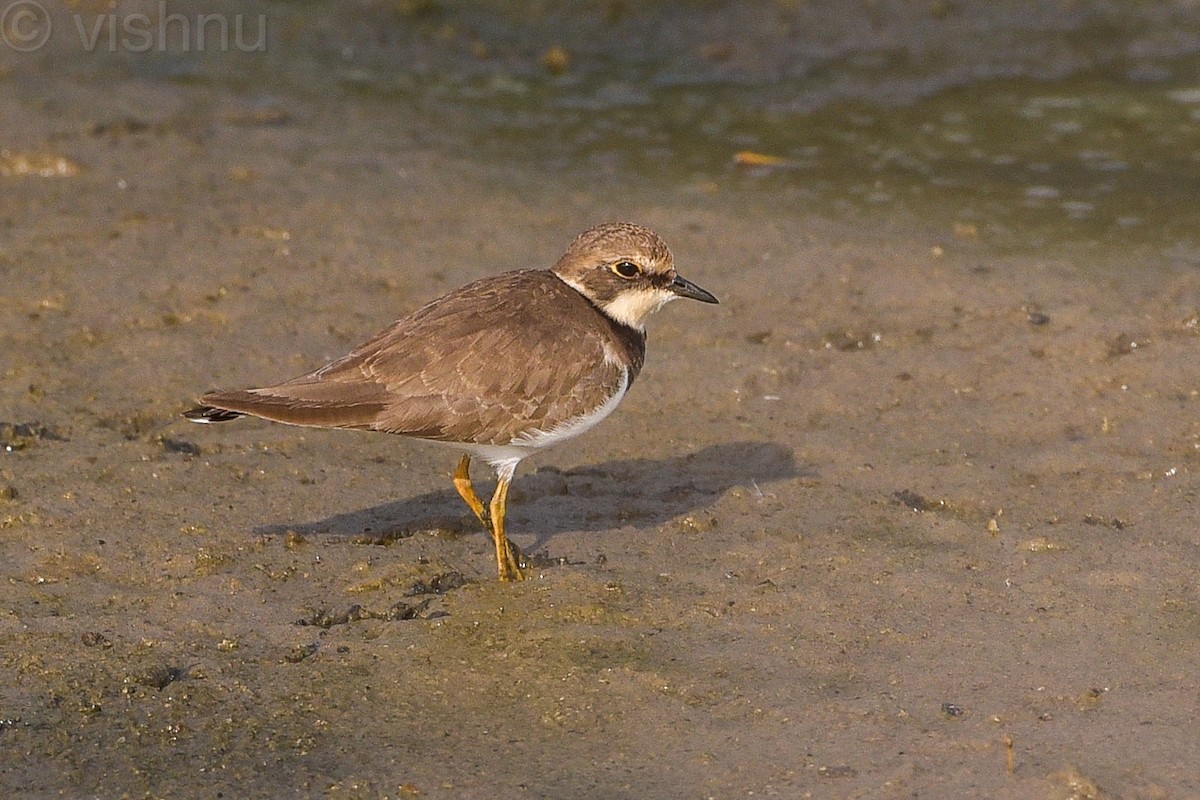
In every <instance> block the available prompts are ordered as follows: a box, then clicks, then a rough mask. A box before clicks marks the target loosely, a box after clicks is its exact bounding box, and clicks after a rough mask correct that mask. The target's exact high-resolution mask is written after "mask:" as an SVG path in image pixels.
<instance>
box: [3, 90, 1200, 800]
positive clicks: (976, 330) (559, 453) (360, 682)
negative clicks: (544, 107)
mask: <svg viewBox="0 0 1200 800" xmlns="http://www.w3.org/2000/svg"><path fill="white" fill-rule="evenodd" d="M57 88H58V93H57V94H55V95H54V99H52V100H44V99H43V100H39V99H37V98H35V97H33V96H32V95H31V94H29V93H26V92H25V91H24V90H22V89H21V88H20V87H18V86H15V85H13V84H12V83H11V82H10V83H5V84H0V93H2V94H3V97H2V98H0V99H2V102H3V104H4V105H5V107H6V108H9V109H14V111H13V113H12V114H10V115H9V116H6V117H5V118H4V119H3V121H2V122H0V135H2V137H3V145H4V147H5V148H6V149H7V150H8V151H9V152H8V155H7V156H6V159H7V160H6V164H8V165H9V172H10V173H11V172H14V171H15V172H18V173H19V172H22V171H24V172H28V171H29V170H28V169H24V168H21V167H20V162H19V158H17V155H20V154H26V155H27V156H28V158H42V157H43V156H47V155H49V156H53V157H58V156H61V157H63V158H65V159H68V160H69V161H68V162H62V163H60V162H51V163H50V165H49V166H48V167H46V169H47V170H48V171H50V172H56V173H62V174H60V175H59V176H56V177H36V176H34V175H29V174H15V175H14V174H8V175H4V176H2V177H0V191H2V192H3V197H4V200H3V214H2V217H0V244H2V248H0V277H2V279H3V286H4V289H3V303H2V306H0V341H2V343H3V344H2V348H3V353H4V360H3V370H4V381H3V384H2V387H0V391H2V392H3V398H2V400H0V409H2V410H3V412H2V415H0V416H2V419H3V421H4V423H5V424H4V425H3V426H0V436H2V437H3V440H2V442H0V444H3V445H4V451H3V452H0V498H2V499H0V561H2V564H3V566H2V567H0V577H2V578H3V585H4V587H5V588H4V600H3V603H2V604H0V668H2V674H3V676H4V677H3V679H2V680H0V793H3V794H4V795H5V796H12V797H92V796H95V797H105V798H108V797H172V798H182V797H204V798H216V797H293V796H331V797H353V798H358V797H362V798H375V797H389V798H398V797H410V796H422V797H446V798H451V797H453V798H476V797H478V798H485V797H486V798H495V797H501V798H508V797H536V798H597V799H599V798H648V797H691V798H707V797H713V798H731V797H750V796H755V797H761V796H780V797H823V798H849V797H981V798H983V797H987V798H1085V797H1110V798H1118V797H1119V798H1131V797H1144V798H1193V797H1200V766H1197V763H1198V762H1197V758H1196V754H1197V753H1198V752H1200V727H1198V726H1197V725H1196V719H1197V711H1198V705H1197V704H1198V702H1200V701H1198V699H1197V698H1198V697H1200V693H1198V692H1200V681H1198V678H1197V670H1196V653H1197V646H1198V642H1200V594H1198V588H1197V580H1196V566H1195V565H1196V563H1197V559H1198V556H1200V552H1198V551H1200V526H1198V524H1197V521H1198V520H1197V510H1196V499H1197V498H1196V494H1197V479H1196V475H1197V467H1198V465H1200V415H1198V414H1197V409H1198V408H1200V401H1198V394H1197V392H1198V390H1200V382H1198V380H1197V368H1196V364H1197V358H1196V355H1197V346H1198V339H1197V337H1198V336H1200V330H1198V325H1197V320H1198V316H1197V315H1198V313H1200V274H1197V272H1196V271H1195V270H1194V269H1189V268H1186V267H1182V266H1178V265H1173V264H1172V263H1170V262H1169V261H1168V260H1167V259H1166V258H1165V257H1163V256H1161V255H1159V254H1157V253H1155V252H1154V251H1151V250H1140V251H1133V250H1120V249H1113V248H1109V249H1104V250H1100V249H1098V248H1088V247H1085V246H1082V245H1081V246H1079V247H1077V248H1074V249H1071V248H1060V249H1059V250H1056V251H1054V252H1053V253H1050V254H1047V255H1039V254H1036V253H1025V254H1017V255H1012V254H1003V253H1000V252H998V251H997V250H996V249H994V248H992V247H990V246H989V243H988V241H987V240H986V237H985V236H978V235H975V234H974V233H973V231H972V230H971V229H969V228H965V227H960V228H959V230H958V235H957V236H956V235H955V234H954V232H953V231H954V228H953V226H952V224H951V223H952V222H953V220H952V219H949V218H947V219H934V220H927V221H925V222H916V221H913V220H886V219H878V218H869V217H859V218H855V217H854V216H852V215H847V216H844V217H840V218H830V217H820V216H817V215H815V214H813V213H811V212H809V211H806V210H805V209H803V208H783V209H781V208H778V207H776V206H775V205H773V204H772V199H771V198H770V197H769V196H762V197H759V196H757V195H756V194H755V193H754V191H753V188H752V187H751V188H749V189H747V187H746V186H744V185H743V186H741V187H735V186H730V185H726V184H724V183H722V182H721V181H722V180H725V179H724V178H721V179H718V181H717V182H716V184H713V185H706V186H705V187H704V188H696V187H689V186H683V187H680V188H660V187H654V186H643V187H636V186H618V185H617V184H616V182H615V181H613V180H607V181H606V180H601V181H600V182H599V183H598V184H595V185H583V184H582V183H581V184H579V185H565V186H564V185H563V184H562V183H561V182H555V180H554V179H553V178H552V177H551V176H544V177H543V176H529V175H514V174H511V173H510V172H507V171H506V170H505V169H504V168H503V167H502V166H497V167H485V166H479V165H470V164H465V163H461V162H455V161H452V160H450V159H447V158H446V157H444V156H440V155H439V154H438V153H437V151H436V150H432V149H429V148H423V147H421V146H419V145H418V144H415V143H414V141H413V140H412V139H409V138H405V132H404V131H403V130H399V131H397V130H389V131H386V132H371V131H370V126H369V125H362V124H357V125H356V124H353V123H355V122H356V120H355V119H354V116H353V115H354V114H355V113H357V112H356V110H355V107H354V106H353V105H346V106H344V107H337V108H330V109H329V110H328V111H327V112H326V115H324V116H323V115H322V114H320V113H318V112H315V111H310V112H306V113H305V114H302V115H299V116H297V117H294V118H289V117H281V116H278V115H272V114H269V113H267V114H262V113H259V112H257V111H254V110H252V109H251V110H249V111H248V110H247V109H246V108H244V107H243V106H241V105H239V101H238V99H237V98H236V97H232V96H223V95H221V94H220V93H216V95H215V96H212V97H210V99H209V102H208V103H207V104H199V105H197V104H195V103H194V102H193V101H194V98H192V100H184V99H180V93H179V92H177V91H175V90H172V89H167V88H163V87H162V86H160V85H155V84H153V83H147V84H146V85H143V86H140V87H133V88H131V87H126V89H125V91H124V92H123V93H119V94H117V95H115V96H113V97H108V98H104V99H102V100H100V99H98V98H95V97H90V98H89V96H87V95H86V93H85V92H84V91H83V90H82V89H81V90H80V91H79V94H78V95H77V96H72V95H71V89H70V87H69V86H67V85H63V86H59V87H57ZM339 115H341V116H339ZM14 154H16V155H14ZM28 158H27V159H26V161H27V162H28ZM14 165H15V166H14ZM35 171H36V170H35ZM725 177H726V178H729V176H725ZM729 180H733V179H732V178H729ZM611 218H625V219H630V220H633V221H637V222H641V223H645V224H648V225H651V226H652V227H654V228H656V229H657V230H659V232H660V233H661V234H662V235H663V236H664V237H665V238H666V239H667V240H668V242H669V243H670V244H671V245H672V246H673V248H674V250H675V253H676V257H677V262H678V264H679V265H680V267H681V270H682V271H683V273H684V274H685V275H687V276H688V277H690V278H692V279H693V280H695V281H696V282H697V283H699V284H700V285H702V286H705V287H706V288H708V289H710V290H711V291H713V292H714V293H716V294H717V295H718V296H720V298H721V300H722V304H721V305H720V306H718V307H707V306H702V305H700V304H686V303H677V304H675V305H673V306H671V307H670V308H668V309H666V310H665V311H664V312H663V313H662V314H661V315H660V316H659V317H658V318H657V319H656V320H655V321H654V322H653V323H652V327H651V332H650V333H651V336H650V351H649V358H648V363H647V366H646V369H645V371H644V373H643V376H642V377H641V378H640V380H639V382H638V384H637V385H636V387H635V388H634V390H633V392H632V393H631V395H630V397H629V398H628V399H627V400H626V402H625V403H624V405H623V407H622V408H621V409H620V411H619V412H618V413H617V414H615V415H614V416H613V417H612V418H611V419H610V420H608V421H607V422H606V423H605V424H604V425H603V426H601V428H599V429H598V430H597V431H595V432H593V433H591V434H589V435H588V436H586V437H584V438H583V439H580V440H577V441H576V442H573V443H571V444H569V445H566V446H564V447H562V448H561V449H559V450H556V451H553V452H551V453H547V454H544V455H542V456H539V457H538V458H536V459H533V460H531V461H530V462H527V464H526V465H524V466H523V468H522V471H521V473H520V474H519V476H518V480H517V483H516V485H515V488H514V492H513V498H512V500H513V507H512V517H511V520H510V526H511V529H512V532H513V534H514V539H515V540H516V541H517V542H518V543H519V544H520V545H521V546H522V547H523V548H525V549H526V550H528V551H532V552H536V553H539V554H541V556H542V558H541V559H540V561H539V566H538V568H537V569H536V570H535V571H534V573H533V578H534V579H533V580H530V581H527V582H525V583H523V584H521V585H500V584H499V583H497V582H496V581H495V580H494V570H495V566H494V562H493V560H492V558H491V555H490V550H489V547H490V545H489V543H488V541H487V539H486V538H485V537H484V535H483V534H482V533H481V532H478V531H477V530H476V529H475V527H474V524H473V520H471V519H470V518H469V516H468V513H467V512H466V509H465V508H464V507H462V505H461V503H460V501H459V500H458V498H457V496H456V495H455V494H454V492H453V490H452V488H451V487H450V481H449V476H450V471H451V470H452V468H453V466H454V460H455V457H454V456H453V455H452V454H450V453H448V452H447V451H445V450H443V449H440V448H437V447H431V446H428V445H423V444H420V443H412V442H406V441H404V440H400V439H395V438H389V437H386V436H382V435H367V434H351V433H338V432H320V431H305V430H300V429H294V428H287V427H283V426H271V425H268V424H265V423H257V422H250V421H247V422H241V423H238V424H232V425H228V426H221V427H219V428H214V427H209V428H199V427H197V426H194V425H190V424H188V423H187V422H186V421H184V420H182V419H180V418H179V416H178V415H179V412H181V411H182V410H183V409H185V408H186V407H187V406H188V405H189V404H190V402H191V400H192V399H193V398H194V396H195V395H196V394H197V393H199V392H200V391H203V390H205V389H207V388H210V387H231V386H240V385H249V384H256V383H262V382H268V381H274V380H277V379H281V378H286V377H289V376H291V375H293V374H297V373H299V372H300V371H303V370H305V369H308V368H310V367H312V366H315V365H317V364H319V363H321V362H323V361H324V360H325V359H327V358H330V357H334V356H337V355H340V354H341V353H342V352H344V351H345V350H347V349H348V348H349V347H350V346H352V345H354V344H355V343H357V342H358V341H360V340H361V339H362V338H365V337H366V336H367V335H369V334H371V333H373V332H374V331H376V330H377V329H379V328H381V327H383V326H384V325H385V324H387V323H388V322H389V321H390V320H391V319H392V318H394V317H395V316H397V315H399V314H401V313H403V312H405V311H408V310H411V309H413V308H415V307H417V306H418V305H419V304H420V303H422V302H423V301H425V300H428V299H430V298H432V297H435V296H437V295H438V294H440V293H442V292H444V291H447V290H448V289H450V288H452V287H454V286H456V285H459V284H460V283H462V282H465V281H466V280H468V279H471V278H474V277H477V276H480V275H485V274H491V273H494V272H499V271H501V270H505V269H511V268H517V267H525V266H548V265H549V264H551V263H552V262H553V260H554V259H555V258H556V257H557V256H558V254H559V253H560V252H561V250H562V248H563V247H564V246H565V244H566V242H567V241H569V240H570V238H571V237H572V236H573V235H574V234H575V233H577V232H578V231H579V230H581V229H582V228H584V227H586V226H588V225H590V224H593V223H595V222H597V221H601V220H604V219H611Z"/></svg>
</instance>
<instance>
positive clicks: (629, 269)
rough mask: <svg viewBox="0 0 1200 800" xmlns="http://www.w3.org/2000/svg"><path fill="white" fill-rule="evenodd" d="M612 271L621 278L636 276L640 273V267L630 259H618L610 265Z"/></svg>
mask: <svg viewBox="0 0 1200 800" xmlns="http://www.w3.org/2000/svg"><path fill="white" fill-rule="evenodd" d="M612 271H613V272H615V273H617V274H618V275H620V276H621V277H622V278H636V277H637V276H638V275H641V274H642V268H641V267H639V266H638V265H637V264H635V263H633V262H632V261H618V262H617V263H615V264H613V265H612Z"/></svg>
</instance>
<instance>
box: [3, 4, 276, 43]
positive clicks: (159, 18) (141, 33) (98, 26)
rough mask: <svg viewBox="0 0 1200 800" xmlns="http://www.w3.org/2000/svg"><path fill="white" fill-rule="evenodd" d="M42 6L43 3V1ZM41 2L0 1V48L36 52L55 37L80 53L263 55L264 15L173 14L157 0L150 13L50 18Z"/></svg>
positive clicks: (169, 6)
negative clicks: (260, 53)
mask: <svg viewBox="0 0 1200 800" xmlns="http://www.w3.org/2000/svg"><path fill="white" fill-rule="evenodd" d="M47 2H48V0H47ZM47 2H43V0H10V2H8V3H7V4H6V5H5V4H4V0H0V46H7V47H8V48H10V49H12V50H17V51H19V52H23V53H28V52H33V51H36V50H39V49H41V48H42V47H43V46H44V45H45V44H46V43H47V42H48V41H50V38H51V36H52V35H54V33H55V28H56V26H58V28H59V32H58V38H59V39H61V38H62V37H64V36H65V37H69V40H70V42H71V43H72V44H74V45H76V46H78V47H80V48H81V49H83V50H84V51H86V52H89V53H91V52H95V51H108V52H110V53H115V52H118V51H120V52H128V53H148V52H160V53H163V52H183V53H189V52H194V53H204V52H217V53H226V52H240V53H253V52H263V51H265V50H266V49H267V16H266V14H254V15H251V14H220V13H204V12H196V11H193V12H186V13H185V12H184V11H179V10H173V8H177V7H178V4H172V3H168V0H158V3H157V5H156V6H153V7H152V12H153V13H142V12H130V13H120V12H115V11H111V12H109V13H106V14H85V13H78V12H74V13H71V14H69V15H67V16H66V18H65V19H66V20H67V24H64V18H63V17H61V16H60V17H58V18H56V17H53V16H52V15H51V14H50V13H49V11H48V10H47ZM64 28H65V30H63V29H64Z"/></svg>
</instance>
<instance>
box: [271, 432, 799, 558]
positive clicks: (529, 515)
mask: <svg viewBox="0 0 1200 800" xmlns="http://www.w3.org/2000/svg"><path fill="white" fill-rule="evenodd" d="M479 471H480V472H483V470H479ZM803 472H804V473H806V474H812V472H813V471H812V469H811V468H809V469H805V470H804V471H803ZM799 475H801V470H800V469H798V468H797V466H796V462H795V457H794V456H793V454H792V451H791V450H790V449H789V448H787V447H784V446H783V445H781V444H778V443H774V442H730V443H726V444H716V445H711V446H709V447H705V448H703V449H701V450H698V451H696V452H693V453H688V454H686V455H680V456H674V457H671V458H665V459H658V460H655V459H646V458H633V459H620V460H614V461H606V462H604V463H602V464H593V465H588V466H582V467H576V468H574V469H570V470H560V469H557V468H555V467H550V466H543V467H541V468H540V469H538V470H537V471H536V472H534V473H532V474H530V475H525V476H520V475H518V477H517V479H516V480H515V481H514V482H513V486H512V490H511V492H510V494H509V514H508V519H509V525H508V528H509V532H510V533H515V534H530V533H532V534H535V535H536V536H537V542H536V543H535V545H534V548H533V549H535V550H537V549H541V548H543V547H544V546H545V544H546V542H547V541H548V540H549V538H550V537H551V536H552V535H553V534H555V533H559V532H561V531H565V530H575V531H594V530H607V529H611V528H615V527H619V526H621V525H636V526H643V525H644V526H650V527H653V526H655V525H660V524H662V523H664V522H667V521H668V520H670V519H673V518H675V517H678V516H680V515H683V514H686V513H689V512H691V511H694V510H697V509H700V508H703V507H705V506H708V505H710V504H712V503H713V502H714V501H715V500H716V499H717V498H718V497H720V496H721V495H722V494H724V493H725V492H726V491H728V490H729V489H731V488H733V487H734V486H745V487H748V488H750V487H752V488H753V489H754V490H759V487H760V486H761V485H762V484H765V483H770V482H772V481H779V480H785V479H788V478H794V477H797V476H799ZM477 488H478V489H479V492H480V495H481V496H483V497H484V498H485V501H486V498H487V496H488V494H487V493H485V491H484V489H485V488H486V490H487V492H490V491H491V484H490V483H489V484H488V485H487V486H486V487H485V486H483V485H482V482H480V485H479V486H478V487H477ZM477 526H478V523H477V522H476V521H475V519H474V517H473V516H471V512H470V511H468V510H467V507H466V505H465V504H464V503H463V501H462V499H461V498H460V497H459V496H458V493H457V492H456V491H455V490H454V489H453V488H447V489H439V490H436V491H432V492H426V493H425V494H422V495H418V496H416V497H411V498H407V499H404V500H396V501H393V502H390V503H384V504H381V505H377V506H371V507H369V508H362V509H358V510H356V511H348V512H345V513H342V514H335V515H333V516H330V517H326V518H324V519H319V520H313V521H308V522H279V523H273V524H270V525H265V526H261V527H259V528H257V529H256V530H255V532H256V533H258V534H262V535H278V534H283V533H288V532H295V533H299V534H301V535H305V536H328V537H336V538H346V539H353V540H359V541H362V540H367V541H372V542H377V543H386V542H388V541H392V540H395V539H402V538H406V537H407V536H411V535H412V534H413V533H415V532H416V531H420V530H428V529H431V528H441V529H448V530H452V531H467V530H470V531H472V532H473V531H475V530H476V528H477Z"/></svg>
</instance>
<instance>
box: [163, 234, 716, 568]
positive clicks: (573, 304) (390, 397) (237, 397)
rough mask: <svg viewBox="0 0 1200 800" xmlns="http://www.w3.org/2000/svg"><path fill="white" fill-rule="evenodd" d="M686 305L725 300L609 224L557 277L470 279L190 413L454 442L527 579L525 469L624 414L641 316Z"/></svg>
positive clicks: (507, 553)
mask: <svg viewBox="0 0 1200 800" xmlns="http://www.w3.org/2000/svg"><path fill="white" fill-rule="evenodd" d="M680 297H684V298H690V299H693V300H698V301H700V302H703V303H717V302H718V301H717V298H716V297H715V296H714V295H713V294H712V293H710V292H708V291H706V290H705V289H702V288H700V287H699V286H697V285H696V284H694V283H692V282H691V281H689V280H687V279H686V278H684V277H683V276H681V275H680V274H679V273H678V272H677V271H676V269H675V264H674V258H673V256H672V254H671V251H670V249H669V248H668V247H667V245H666V243H665V242H663V240H662V238H661V237H659V236H658V234H656V233H654V232H653V231H652V230H650V229H649V228H646V227H643V226H641V225H636V224H633V223H629V222H610V223H605V224H601V225H597V226H595V227H592V228H589V229H588V230H586V231H584V232H583V233H581V234H579V236H577V237H576V238H575V239H574V241H572V242H571V244H570V245H569V246H568V247H567V249H566V251H565V252H564V253H563V255H562V257H561V258H559V259H558V261H557V263H555V265H554V266H553V267H551V268H550V269H521V270H515V271H510V272H503V273H500V274H496V275H492V276H489V277H484V278H481V279H478V280H475V281H473V282H471V283H468V284H466V285H464V286H462V287H461V288H459V289H456V290H454V291H452V292H450V293H449V294H446V295H444V296H442V297H439V298H438V299H436V300H433V301H431V302H430V303H428V304H426V305H425V306H423V307H421V308H419V309H418V310H416V311H414V312H412V313H411V314H408V315H407V316H404V317H401V318H400V319H398V320H396V321H395V322H394V323H392V324H391V325H390V326H389V327H388V328H386V329H385V330H383V331H381V332H380V333H378V334H377V335H375V336H374V337H372V338H370V339H368V340H367V341H366V342H364V343H363V344H361V345H359V346H358V347H356V348H354V349H353V350H352V351H351V352H349V353H348V354H346V355H345V356H343V357H341V358H339V359H336V360H335V361H332V362H330V363H328V364H326V365H324V366H322V367H320V368H318V369H316V370H313V371H312V372H308V373H306V374H304V375H301V376H299V377H296V378H292V379H291V380H287V381H284V382H283V383H278V384H275V385H273V386H265V387H261V388H252V389H236V390H232V391H211V392H208V393H206V394H203V395H201V396H200V397H199V399H198V405H196V406H195V407H194V408H192V409H190V410H188V411H185V412H184V414H183V415H184V417H186V418H187V419H189V420H191V421H193V422H200V423H218V422H227V421H230V420H233V419H237V418H239V417H246V416H249V417H259V418H261V419H265V420H270V421H274V422H282V423H286V424H289V425H301V426H308V427H314V428H344V429H351V430H367V431H381V432H384V433H392V434H399V435H402V436H406V437H411V438H416V439H424V440H428V441H432V442H440V443H443V444H446V445H451V446H453V447H454V448H457V449H458V450H461V451H462V457H461V459H460V460H459V462H458V467H457V469H456V470H455V472H454V478H453V481H454V488H455V489H456V490H457V491H458V494H459V495H460V496H461V497H462V499H463V500H464V501H465V502H466V504H467V506H468V507H470V509H471V511H472V512H473V513H474V515H475V517H476V518H478V520H479V522H480V523H482V525H483V527H484V530H485V531H486V532H487V533H488V534H490V536H491V537H492V540H493V543H494V545H495V550H496V564H497V569H498V572H499V577H500V580H502V581H516V580H522V579H523V578H524V577H525V574H524V569H525V568H526V567H527V566H528V565H527V563H526V561H525V557H524V556H523V555H522V553H521V551H520V550H519V549H518V548H517V546H516V545H515V544H513V542H512V541H511V540H509V538H508V536H507V533H506V530H505V519H506V516H507V510H508V491H509V486H510V485H511V483H512V480H513V476H514V474H515V473H516V469H517V465H518V464H519V463H520V462H521V461H522V460H523V459H525V458H527V457H528V456H530V455H533V454H534V453H537V452H538V451H540V450H543V449H545V448H548V447H551V446H553V445H556V444H559V443H561V442H563V441H566V440H567V439H571V438H574V437H576V436H578V435H580V434H582V433H584V432H585V431H587V430H590V429H591V428H592V427H594V426H595V425H596V424H598V423H599V422H600V421H601V420H603V419H604V418H605V417H607V416H608V415H609V414H611V413H612V412H613V411H614V410H615V409H616V407H617V405H618V404H619V403H620V402H621V400H622V399H623V398H624V397H625V395H626V393H627V392H628V391H629V388H630V386H632V385H633V382H634V380H635V379H636V378H637V377H638V374H639V372H640V371H641V369H642V364H643V361H644V359H645V353H646V328H645V323H646V319H647V318H648V317H650V316H651V315H652V314H654V313H655V312H656V311H658V310H659V309H661V308H662V307H663V306H665V305H666V304H667V303H669V302H671V301H672V300H675V299H677V298H680ZM472 458H478V459H481V460H483V461H485V462H487V463H488V464H489V465H490V466H491V467H492V469H493V470H494V471H495V474H496V488H495V490H494V492H493V493H492V496H491V499H490V501H489V502H488V503H487V504H485V503H484V502H483V500H482V499H481V498H480V497H479V494H478V493H477V492H476V491H475V487H474V484H473V483H472V481H471V474H470V468H471V459H472Z"/></svg>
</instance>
